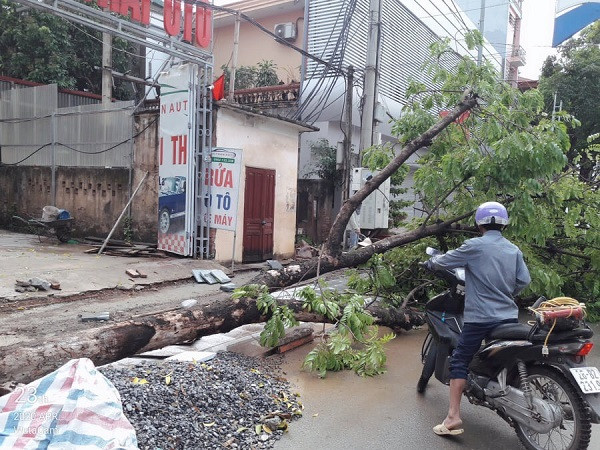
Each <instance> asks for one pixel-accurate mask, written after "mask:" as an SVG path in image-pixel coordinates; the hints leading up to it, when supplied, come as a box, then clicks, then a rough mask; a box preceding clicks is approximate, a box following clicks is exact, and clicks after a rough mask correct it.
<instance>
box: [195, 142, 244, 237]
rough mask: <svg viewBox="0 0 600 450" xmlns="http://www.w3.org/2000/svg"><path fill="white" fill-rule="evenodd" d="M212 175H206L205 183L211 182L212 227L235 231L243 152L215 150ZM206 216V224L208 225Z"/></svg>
mask: <svg viewBox="0 0 600 450" xmlns="http://www.w3.org/2000/svg"><path fill="white" fill-rule="evenodd" d="M210 156H211V163H210V174H209V173H205V176H204V183H206V184H208V183H209V182H210V199H205V204H208V203H209V202H210V227H211V228H218V229H221V230H231V231H235V227H236V222H237V206H238V198H239V193H240V171H241V167H242V151H241V150H239V149H235V148H215V149H214V150H213V151H212V152H211V154H210ZM206 222H207V220H206V216H205V217H204V223H205V224H206Z"/></svg>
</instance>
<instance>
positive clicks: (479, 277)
mask: <svg viewBox="0 0 600 450" xmlns="http://www.w3.org/2000/svg"><path fill="white" fill-rule="evenodd" d="M475 223H476V224H477V226H478V228H479V231H480V232H481V233H482V234H483V236H481V237H479V238H474V239H469V240H467V241H465V243H464V244H463V245H461V246H460V247H459V248H457V249H456V250H451V251H449V252H448V253H446V254H444V255H438V256H434V257H432V258H431V259H430V260H429V261H428V264H429V265H431V266H434V267H437V268H443V269H455V268H457V267H464V269H465V312H464V325H463V330H462V333H461V335H460V338H459V341H458V345H457V347H456V349H455V350H454V352H453V353H452V358H451V360H450V407H449V408H448V415H447V416H446V418H445V419H444V421H443V422H442V423H441V424H439V425H436V426H435V427H434V428H433V431H434V432H435V433H436V434H438V435H456V434H461V433H463V431H464V430H463V428H462V420H461V418H460V401H461V398H462V393H463V390H464V388H465V385H466V382H467V371H468V367H469V364H470V363H471V360H472V359H473V356H474V355H475V353H476V352H477V350H479V348H480V347H481V342H482V341H483V339H484V338H485V337H486V336H487V335H488V334H489V333H490V332H491V331H492V330H493V329H494V328H496V327H497V326H498V325H500V324H503V323H511V322H518V313H519V309H518V307H517V305H516V304H515V302H514V299H513V296H514V295H516V294H518V293H519V292H520V291H521V290H523V289H524V288H525V287H526V286H527V285H528V284H529V283H530V281H531V277H530V276H529V270H527V266H526V265H525V262H524V261H523V253H521V250H519V248H518V247H517V246H516V245H514V244H513V243H511V242H510V241H509V240H508V239H506V238H504V237H503V236H502V233H501V231H502V229H503V228H504V227H505V226H506V225H508V213H507V211H506V208H505V207H504V206H502V205H501V204H500V203H497V202H486V203H483V204H482V205H480V206H479V208H477V211H476V213H475Z"/></svg>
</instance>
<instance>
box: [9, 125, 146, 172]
mask: <svg viewBox="0 0 600 450" xmlns="http://www.w3.org/2000/svg"><path fill="white" fill-rule="evenodd" d="M157 120H158V117H155V118H154V119H153V120H151V121H150V122H148V124H147V125H146V126H145V127H144V128H142V129H141V130H140V131H138V132H137V133H136V134H134V135H133V136H131V137H130V138H127V139H125V140H123V141H121V142H119V143H117V144H114V145H112V146H110V147H108V148H105V149H103V150H98V151H95V152H86V151H83V150H79V149H76V148H74V147H71V146H70V145H68V144H63V143H61V142H54V144H53V143H52V142H48V143H47V144H43V145H42V146H40V147H39V148H37V149H36V150H34V151H33V152H32V153H30V154H29V155H27V156H26V157H25V158H23V159H21V160H19V161H17V162H14V163H3V162H0V166H17V165H19V164H21V163H22V162H24V161H27V160H28V159H29V158H31V157H32V156H34V155H35V154H36V153H38V152H39V151H41V150H43V149H44V148H46V147H49V146H51V145H58V146H61V147H65V148H67V149H69V150H71V151H74V152H76V153H81V154H84V155H100V154H102V153H106V152H109V151H111V150H114V149H115V148H117V147H119V146H121V145H123V144H126V143H127V142H129V141H131V140H133V139H135V138H137V137H138V136H140V135H141V134H142V133H144V132H145V131H146V130H147V129H148V128H150V127H151V126H152V125H154V123H156V121H157Z"/></svg>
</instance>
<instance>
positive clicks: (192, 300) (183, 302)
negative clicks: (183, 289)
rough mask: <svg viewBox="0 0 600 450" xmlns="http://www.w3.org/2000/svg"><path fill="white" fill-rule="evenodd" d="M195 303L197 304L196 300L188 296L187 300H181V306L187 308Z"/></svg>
mask: <svg viewBox="0 0 600 450" xmlns="http://www.w3.org/2000/svg"><path fill="white" fill-rule="evenodd" d="M197 304H198V300H194V299H193V298H190V299H189V300H184V301H182V302H181V307H182V308H185V309H189V308H193V307H194V306H196V305H197Z"/></svg>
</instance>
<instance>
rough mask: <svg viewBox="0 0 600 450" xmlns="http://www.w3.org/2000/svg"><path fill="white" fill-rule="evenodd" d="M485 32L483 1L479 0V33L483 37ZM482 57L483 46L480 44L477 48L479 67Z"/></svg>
mask: <svg viewBox="0 0 600 450" xmlns="http://www.w3.org/2000/svg"><path fill="white" fill-rule="evenodd" d="M484 31H485V0H481V10H480V11H479V32H480V33H481V36H482V37H483V32H484ZM482 57H483V44H480V45H479V47H478V48H477V65H478V66H481V60H482Z"/></svg>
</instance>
